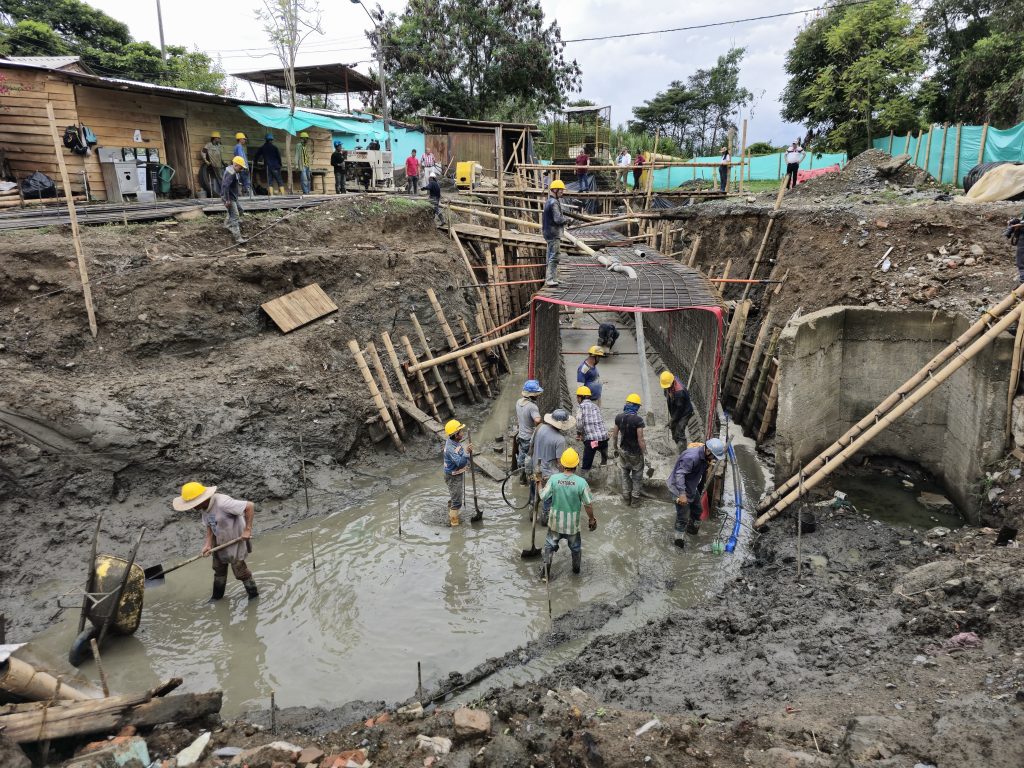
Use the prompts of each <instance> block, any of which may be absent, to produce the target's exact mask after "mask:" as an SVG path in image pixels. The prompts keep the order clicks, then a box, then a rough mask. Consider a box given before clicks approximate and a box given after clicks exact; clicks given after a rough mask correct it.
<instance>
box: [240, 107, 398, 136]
mask: <svg viewBox="0 0 1024 768" xmlns="http://www.w3.org/2000/svg"><path fill="white" fill-rule="evenodd" d="M239 109H241V110H242V111H243V112H244V113H245V114H246V115H248V116H249V117H250V118H252V119H253V120H255V121H256V122H257V123H259V124H260V125H262V126H263V127H265V128H274V129H276V130H279V131H286V132H288V133H290V134H291V135H292V136H295V135H297V134H298V133H299V131H306V130H309V129H310V128H323V129H325V130H328V131H333V132H335V133H350V134H353V135H355V136H363V135H365V136H373V137H375V138H378V139H380V138H384V132H383V131H381V130H379V129H378V128H375V127H374V126H373V124H372V123H363V122H360V121H359V120H349V119H346V118H343V117H331V116H329V115H321V114H318V113H317V112H309V111H307V110H305V109H296V110H295V114H294V115H293V114H291V112H290V111H289V110H288V108H287V107H252V106H248V105H242V106H241V107H239Z"/></svg>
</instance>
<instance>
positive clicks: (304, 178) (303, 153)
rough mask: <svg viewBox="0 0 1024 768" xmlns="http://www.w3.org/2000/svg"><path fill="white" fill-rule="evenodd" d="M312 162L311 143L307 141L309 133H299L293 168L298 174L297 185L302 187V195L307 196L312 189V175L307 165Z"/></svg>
mask: <svg viewBox="0 0 1024 768" xmlns="http://www.w3.org/2000/svg"><path fill="white" fill-rule="evenodd" d="M311 162H313V143H312V142H311V141H310V139H309V133H308V132H306V131H300V132H299V141H298V143H297V144H296V145H295V168H296V169H297V170H298V172H299V184H300V185H301V186H302V194H304V195H308V194H309V192H310V190H311V189H312V179H313V177H312V174H311V172H310V168H309V165H310V163H311Z"/></svg>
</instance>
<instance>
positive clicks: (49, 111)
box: [46, 101, 99, 339]
mask: <svg viewBox="0 0 1024 768" xmlns="http://www.w3.org/2000/svg"><path fill="white" fill-rule="evenodd" d="M46 118H47V120H49V122H50V137H51V138H52V139H53V151H54V152H55V153H56V155H57V167H58V168H59V169H60V179H61V183H62V184H63V185H64V200H65V202H66V203H67V206H68V218H69V219H70V220H71V240H72V242H73V243H74V245H75V258H76V259H77V260H78V276H79V277H80V278H81V280H82V296H83V297H84V298H85V313H86V315H88V317H89V332H90V333H92V337H93V338H94V339H95V338H96V334H97V333H98V332H99V331H98V328H97V327H96V310H95V309H94V308H93V305H92V285H91V284H90V283H89V268H88V267H87V266H86V263H85V254H84V253H83V252H82V236H81V234H80V233H79V231H78V213H77V211H76V210H75V201H74V200H73V199H72V195H71V179H70V177H69V176H68V167H67V165H65V163H64V150H63V149H61V143H60V137H59V136H58V135H57V120H56V118H55V117H54V116H53V103H52V102H49V101H47V102H46Z"/></svg>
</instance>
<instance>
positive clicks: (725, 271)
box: [718, 259, 732, 283]
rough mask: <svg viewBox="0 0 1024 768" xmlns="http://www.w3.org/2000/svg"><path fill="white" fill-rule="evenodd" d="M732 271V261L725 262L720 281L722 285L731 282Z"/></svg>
mask: <svg viewBox="0 0 1024 768" xmlns="http://www.w3.org/2000/svg"><path fill="white" fill-rule="evenodd" d="M731 269H732V259H726V260H725V266H724V267H723V268H722V276H721V277H720V278H719V279H718V282H720V283H727V282H729V270H731Z"/></svg>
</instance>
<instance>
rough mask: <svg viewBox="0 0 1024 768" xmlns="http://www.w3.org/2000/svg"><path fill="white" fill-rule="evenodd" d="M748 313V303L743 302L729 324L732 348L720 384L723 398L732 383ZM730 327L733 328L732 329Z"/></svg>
mask: <svg viewBox="0 0 1024 768" xmlns="http://www.w3.org/2000/svg"><path fill="white" fill-rule="evenodd" d="M749 312H750V302H749V301H747V300H744V301H742V302H740V304H739V305H738V306H737V307H736V313H735V314H734V315H733V319H732V323H730V330H733V334H732V346H731V347H730V349H729V356H728V358H727V360H728V365H726V368H725V371H724V372H723V373H724V377H723V382H722V395H723V396H725V395H727V394H728V392H729V386H730V384H731V383H732V377H733V373H734V371H735V368H736V361H737V360H739V358H740V350H741V349H742V348H743V332H744V331H745V330H746V327H747V313H749ZM732 326H735V329H733V327H732Z"/></svg>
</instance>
